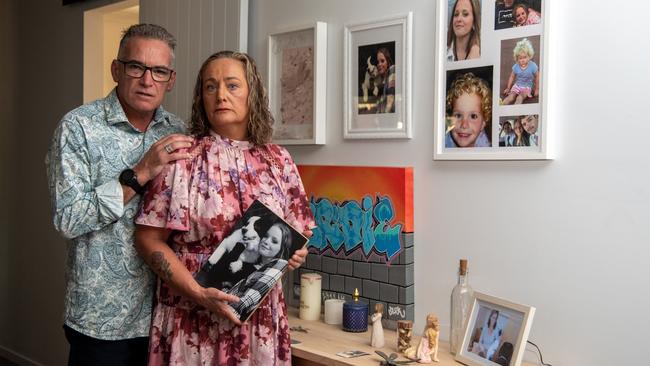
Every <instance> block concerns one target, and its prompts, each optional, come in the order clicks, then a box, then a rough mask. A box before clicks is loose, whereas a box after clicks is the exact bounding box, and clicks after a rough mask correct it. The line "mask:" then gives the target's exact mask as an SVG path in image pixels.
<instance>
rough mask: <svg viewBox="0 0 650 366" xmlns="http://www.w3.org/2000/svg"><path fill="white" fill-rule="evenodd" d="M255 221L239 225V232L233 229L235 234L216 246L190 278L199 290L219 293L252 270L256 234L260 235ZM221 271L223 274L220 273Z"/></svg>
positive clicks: (237, 229) (257, 241)
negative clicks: (209, 288)
mask: <svg viewBox="0 0 650 366" xmlns="http://www.w3.org/2000/svg"><path fill="white" fill-rule="evenodd" d="M259 219H260V217H259V216H251V217H249V218H248V220H247V221H246V225H239V226H241V227H240V228H236V227H237V225H236V227H235V231H234V232H233V233H232V234H230V235H229V236H228V237H227V238H226V239H224V240H223V241H222V242H221V244H219V246H218V247H217V249H216V250H215V251H214V252H213V253H212V255H211V256H210V257H209V258H208V261H207V263H206V264H205V265H204V266H203V267H201V270H200V271H199V273H198V274H197V275H196V276H195V277H194V278H196V281H197V282H198V283H199V284H200V285H201V286H203V287H214V288H217V289H220V290H223V289H226V288H230V287H233V286H234V285H235V284H236V283H237V282H239V281H240V280H242V279H244V278H246V277H247V276H248V275H249V274H251V273H252V272H253V271H254V270H255V268H254V263H257V261H258V259H259V250H258V249H259V243H260V239H261V238H260V235H259V234H258V233H259V232H264V230H263V229H262V225H263V222H262V221H259ZM223 268H227V270H226V271H223V270H222V269H223Z"/></svg>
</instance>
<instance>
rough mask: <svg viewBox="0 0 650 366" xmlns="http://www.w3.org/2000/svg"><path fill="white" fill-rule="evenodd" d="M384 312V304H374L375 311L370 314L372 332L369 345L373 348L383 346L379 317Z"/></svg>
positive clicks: (382, 330)
mask: <svg viewBox="0 0 650 366" xmlns="http://www.w3.org/2000/svg"><path fill="white" fill-rule="evenodd" d="M383 314H384V304H382V303H376V304H375V313H374V314H372V316H371V317H370V320H371V321H372V333H370V345H371V346H372V347H375V348H382V347H383V346H384V327H383V326H382V325H381V317H382V315H383Z"/></svg>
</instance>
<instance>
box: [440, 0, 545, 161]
mask: <svg viewBox="0 0 650 366" xmlns="http://www.w3.org/2000/svg"><path fill="white" fill-rule="evenodd" d="M549 4H550V1H549V0H446V1H439V2H438V8H437V14H438V19H437V20H438V23H437V30H436V32H437V33H436V34H437V45H438V46H437V49H436V86H435V88H436V91H435V95H436V97H435V118H434V125H435V128H434V159H435V160H543V159H551V158H552V154H551V149H550V148H551V146H552V145H551V143H552V141H549V139H550V133H549V131H550V129H551V124H552V122H551V121H549V119H548V118H547V116H548V103H547V89H548V79H549V77H548V70H549V65H548V64H549V62H548V60H549V57H548V52H547V50H548V43H549V42H548V40H549V37H548V34H549V26H548V16H549V8H550V5H549Z"/></svg>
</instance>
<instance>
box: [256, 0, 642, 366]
mask: <svg viewBox="0 0 650 366" xmlns="http://www.w3.org/2000/svg"><path fill="white" fill-rule="evenodd" d="M554 6H555V7H554V10H555V11H556V12H555V13H554V14H553V17H552V19H551V22H552V23H551V26H552V30H553V31H554V32H556V35H557V37H556V38H555V40H556V42H555V43H554V44H553V45H552V47H553V52H554V60H553V62H554V66H555V68H556V77H557V80H556V83H555V85H556V88H555V89H554V90H548V91H547V93H548V95H549V97H550V103H551V108H552V110H553V114H552V115H551V116H550V122H549V123H554V127H555V129H556V132H557V135H556V136H555V139H554V143H555V144H556V151H557V158H556V160H554V161H511V162H507V161H501V162H499V161H484V162H453V161H448V162H440V161H433V160H432V156H433V146H432V141H433V122H432V115H433V103H432V101H433V98H434V95H433V89H434V88H433V86H434V83H435V80H433V71H432V69H431V68H432V65H433V57H434V44H433V43H432V42H433V41H432V39H433V31H434V24H435V2H434V1H431V0H410V1H394V0H372V1H371V0H357V1H349V0H328V1H315V0H274V1H268V0H251V3H250V19H249V24H250V28H249V51H250V53H251V54H252V55H253V57H254V58H255V59H256V60H257V61H258V63H259V66H260V68H261V70H262V72H263V73H266V63H267V61H266V52H267V50H266V48H267V46H266V42H267V35H268V34H269V33H272V32H274V31H276V29H277V28H286V27H291V26H293V25H303V24H309V23H310V22H312V21H315V20H322V21H326V22H327V23H328V36H329V41H328V60H327V61H328V81H327V82H328V87H327V89H328V91H327V98H328V101H327V116H328V118H327V119H328V121H327V124H328V125H327V145H325V146H323V147H310V146H303V147H292V148H290V150H291V152H292V154H293V156H294V157H295V159H296V160H297V161H298V162H299V163H306V164H340V165H378V166H381V165H386V166H407V165H409V166H413V167H414V168H415V178H414V179H415V232H416V237H415V243H416V247H415V248H416V258H417V260H416V267H415V278H416V321H418V324H417V327H418V329H421V328H422V326H423V320H424V317H425V314H426V313H429V312H434V313H437V314H438V315H439V316H440V317H441V323H443V324H448V323H449V295H450V291H451V288H452V287H453V285H454V284H455V280H456V269H457V265H458V259H459V258H461V257H467V258H469V264H470V282H471V284H472V286H473V287H474V289H476V290H479V291H482V292H487V293H489V294H493V295H496V296H500V297H504V298H507V299H510V300H512V301H516V302H520V303H525V304H530V305H533V306H535V307H537V314H536V316H535V321H534V323H533V328H532V331H531V334H530V340H532V341H533V342H536V343H537V344H538V345H539V346H540V347H541V348H542V351H543V352H544V360H545V361H546V362H550V363H552V364H554V365H612V364H617V365H638V364H643V363H644V362H645V363H647V356H646V355H645V353H646V352H645V351H644V349H647V345H646V342H645V340H646V339H647V336H646V334H645V331H646V330H647V329H650V316H649V315H648V311H647V309H649V308H650V292H649V291H648V288H649V285H650V266H648V265H646V262H647V261H648V259H650V246H649V245H648V243H650V229H648V225H647V223H646V221H647V219H648V217H649V216H650V215H649V214H648V207H650V185H648V179H649V178H650V174H649V173H648V166H649V164H648V161H647V160H648V158H649V157H650V153H649V152H648V148H647V147H646V146H644V145H645V142H646V140H647V136H648V135H649V134H650V123H649V122H650V118H649V117H648V114H647V113H646V112H645V110H644V106H646V105H647V104H648V102H649V99H648V95H650V94H649V93H648V91H647V85H648V84H650V76H649V74H648V73H647V72H645V70H646V68H647V64H648V58H649V57H648V56H650V51H649V48H648V46H647V41H646V40H645V38H644V37H645V34H646V32H645V30H646V28H647V27H645V26H644V24H643V21H631V19H630V18H628V17H624V16H618V15H617V16H614V15H613V12H614V11H622V8H621V9H619V8H613V7H612V5H611V3H608V2H590V3H589V6H588V8H585V3H584V2H576V1H556V2H555V3H554ZM625 8H626V9H634V11H633V12H634V13H635V14H644V13H647V12H648V11H650V4H649V3H648V2H645V1H641V0H633V1H630V2H627V3H626V6H625ZM407 11H413V12H414V28H413V34H414V36H413V46H414V47H413V48H414V52H413V75H414V79H413V96H414V99H413V117H414V119H413V121H414V134H413V135H414V138H413V139H412V140H409V141H370V140H369V141H346V140H343V138H342V136H343V131H342V118H343V109H342V99H343V94H342V88H343V61H342V59H343V27H344V25H345V24H346V23H353V22H358V21H364V20H372V19H374V18H378V17H383V16H386V15H391V14H400V13H405V12H407ZM447 330H448V327H447V326H445V329H444V331H445V333H443V337H445V338H446V337H448V334H446V331H447ZM526 357H527V358H528V359H532V360H535V356H534V354H533V353H530V352H529V353H527V354H526Z"/></svg>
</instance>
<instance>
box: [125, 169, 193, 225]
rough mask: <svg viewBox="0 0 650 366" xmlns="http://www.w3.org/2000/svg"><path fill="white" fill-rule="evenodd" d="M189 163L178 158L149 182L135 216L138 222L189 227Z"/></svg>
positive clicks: (140, 223)
mask: <svg viewBox="0 0 650 366" xmlns="http://www.w3.org/2000/svg"><path fill="white" fill-rule="evenodd" d="M188 181H189V164H188V163H187V161H185V160H178V161H176V162H175V163H170V164H167V166H165V168H163V170H162V172H160V174H158V176H157V177H156V178H154V179H153V180H152V181H151V182H150V183H149V184H148V185H147V191H146V193H145V195H144V197H143V198H142V203H141V205H140V210H139V212H138V215H137V217H136V219H135V223H136V224H138V225H146V226H153V227H159V228H165V229H171V230H178V231H188V230H189V204H188V203H189V190H188V187H189V182H188Z"/></svg>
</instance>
